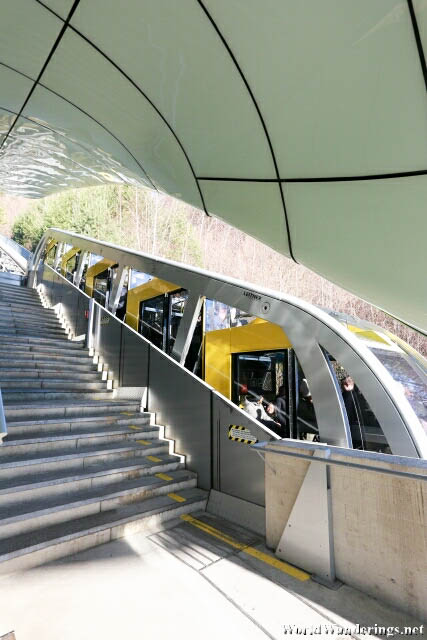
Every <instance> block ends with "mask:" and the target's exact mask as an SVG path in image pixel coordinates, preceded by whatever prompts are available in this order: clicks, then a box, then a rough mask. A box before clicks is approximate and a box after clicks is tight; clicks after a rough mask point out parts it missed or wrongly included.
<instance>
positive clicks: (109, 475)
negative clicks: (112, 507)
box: [0, 460, 196, 516]
mask: <svg viewBox="0 0 427 640" xmlns="http://www.w3.org/2000/svg"><path fill="white" fill-rule="evenodd" d="M176 462H177V461H176V460H174V461H172V462H171V463H170V464H169V465H165V466H168V469H167V473H166V472H163V473H162V472H159V473H157V474H156V473H154V472H153V469H152V466H150V465H148V464H144V463H142V464H140V465H139V466H138V467H137V468H135V465H133V466H132V468H131V469H128V468H126V467H118V468H113V469H106V470H104V471H103V473H100V472H99V471H96V472H87V471H84V470H83V471H82V472H80V473H76V474H68V475H67V474H65V475H64V474H63V475H57V476H56V477H55V476H51V477H47V476H45V477H40V478H38V481H37V482H32V483H30V484H25V479H24V484H21V485H16V484H15V485H12V486H10V487H2V486H1V485H0V512H1V513H2V514H3V515H7V516H10V515H18V514H19V513H25V512H29V511H31V510H34V509H35V507H36V506H37V505H39V504H42V503H43V504H46V502H49V503H50V504H52V503H53V502H56V503H58V504H61V503H62V504H64V503H65V502H66V500H70V501H71V500H72V499H74V497H75V496H78V495H81V494H82V492H87V491H91V490H93V491H97V492H103V493H104V494H106V493H107V492H110V493H114V492H115V491H116V490H117V489H118V488H119V487H123V486H124V485H126V486H127V488H129V487H130V485H131V484H134V485H135V486H136V485H138V484H139V483H140V482H141V480H143V479H144V478H153V479H155V480H162V481H163V483H164V484H165V485H166V486H168V487H169V491H173V490H174V489H172V488H171V483H172V482H176V481H181V480H182V479H184V478H185V479H186V480H188V479H191V480H192V481H193V482H194V481H195V480H196V474H195V473H193V472H191V471H187V470H186V469H182V468H179V467H178V468H177V469H175V468H173V467H176ZM151 464H153V463H151ZM191 486H195V485H193V483H192V484H191Z"/></svg>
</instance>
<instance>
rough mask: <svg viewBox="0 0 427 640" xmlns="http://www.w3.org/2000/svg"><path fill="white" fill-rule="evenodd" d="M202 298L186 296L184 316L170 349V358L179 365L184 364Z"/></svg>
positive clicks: (194, 295)
mask: <svg viewBox="0 0 427 640" xmlns="http://www.w3.org/2000/svg"><path fill="white" fill-rule="evenodd" d="M202 303H203V297H202V296H199V295H197V294H191V293H190V295H189V296H188V298H187V301H186V303H185V308H184V315H183V316H182V318H181V322H180V323H179V328H178V333H177V334H176V340H175V344H174V346H173V349H172V354H171V355H172V358H174V360H177V361H178V362H179V363H180V364H184V363H185V359H186V357H187V353H188V350H189V348H190V345H191V340H192V339H193V333H194V329H195V328H196V324H197V320H198V317H199V315H200V311H201V308H202Z"/></svg>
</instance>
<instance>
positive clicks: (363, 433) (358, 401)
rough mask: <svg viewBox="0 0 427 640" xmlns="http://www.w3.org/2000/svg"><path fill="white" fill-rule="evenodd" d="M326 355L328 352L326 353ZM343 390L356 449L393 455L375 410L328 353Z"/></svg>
mask: <svg viewBox="0 0 427 640" xmlns="http://www.w3.org/2000/svg"><path fill="white" fill-rule="evenodd" d="M325 353H326V352H325ZM326 356H327V357H328V359H329V362H330V364H331V366H332V370H333V371H334V373H335V376H336V378H337V382H338V384H339V387H340V389H341V393H342V399H343V404H344V407H345V409H346V412H347V418H348V423H349V426H350V432H351V438H352V441H353V448H354V449H364V450H367V451H380V452H382V453H391V449H390V447H389V444H388V442H387V439H386V437H385V435H384V432H383V430H382V428H381V425H380V423H379V422H378V420H377V418H376V416H375V414H374V412H373V410H372V409H371V407H370V405H369V403H368V401H367V400H366V398H365V396H364V395H363V393H362V392H361V391H360V389H359V387H358V386H357V384H356V383H355V381H354V380H353V378H352V377H351V376H349V374H348V372H347V371H346V370H345V369H344V367H343V366H342V365H341V364H340V363H339V362H337V361H336V360H335V359H334V358H333V357H332V356H330V355H329V354H328V353H326Z"/></svg>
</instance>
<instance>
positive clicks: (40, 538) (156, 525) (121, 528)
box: [0, 488, 208, 573]
mask: <svg viewBox="0 0 427 640" xmlns="http://www.w3.org/2000/svg"><path fill="white" fill-rule="evenodd" d="M179 496H181V497H182V499H183V501H182V502H181V501H179V502H178V501H177V500H176V499H174V498H173V497H171V496H169V495H161V496H156V497H153V498H147V499H145V500H141V501H138V502H135V503H132V504H125V505H121V506H120V507H118V508H116V509H111V510H106V511H101V512H99V513H95V514H92V515H88V516H84V517H81V518H78V519H76V520H71V521H70V522H68V523H60V524H58V525H52V526H50V527H47V528H45V529H39V530H38V531H34V532H30V533H28V534H21V535H17V536H14V537H13V538H8V539H6V540H3V541H2V542H1V543H0V563H1V564H0V567H1V571H2V573H10V572H12V571H17V570H22V569H24V568H30V567H34V566H37V565H39V564H42V563H44V562H47V561H49V560H53V559H54V558H60V557H63V556H65V555H69V554H71V553H76V552H77V551H82V550H83V549H87V548H90V547H93V546H96V545H98V544H103V543H104V542H107V541H110V540H115V539H118V538H121V537H123V536H124V535H128V534H130V533H139V532H143V531H156V530H160V529H162V528H164V526H165V524H164V523H165V522H166V521H167V520H170V519H173V518H177V517H178V516H180V515H182V514H183V513H194V512H195V511H199V510H204V509H205V507H206V502H207V497H208V494H207V492H206V491H202V490H201V489H196V488H192V489H184V490H182V491H180V492H179Z"/></svg>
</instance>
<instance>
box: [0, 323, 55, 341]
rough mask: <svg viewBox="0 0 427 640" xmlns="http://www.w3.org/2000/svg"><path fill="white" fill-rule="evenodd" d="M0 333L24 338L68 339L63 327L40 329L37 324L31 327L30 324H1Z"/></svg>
mask: <svg viewBox="0 0 427 640" xmlns="http://www.w3.org/2000/svg"><path fill="white" fill-rule="evenodd" d="M0 333H1V334H2V335H3V334H6V335H8V334H12V335H13V334H15V335H22V336H28V337H31V336H34V337H36V336H40V337H41V338H42V337H46V338H53V339H55V338H62V337H65V338H67V332H66V331H65V329H63V328H62V327H60V326H59V325H58V326H57V327H53V326H52V327H49V328H45V327H40V326H39V325H37V324H34V325H29V324H25V323H23V322H22V323H15V324H14V323H3V322H0Z"/></svg>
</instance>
